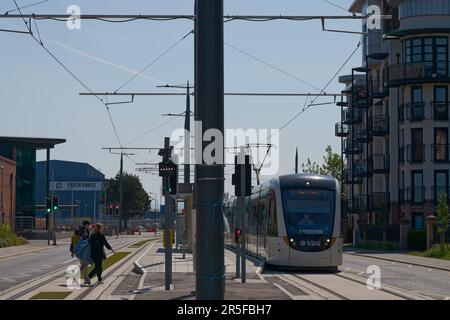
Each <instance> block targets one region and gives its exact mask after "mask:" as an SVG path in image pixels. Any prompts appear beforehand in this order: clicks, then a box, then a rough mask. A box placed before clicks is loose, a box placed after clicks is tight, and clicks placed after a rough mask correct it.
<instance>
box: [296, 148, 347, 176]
mask: <svg viewBox="0 0 450 320" xmlns="http://www.w3.org/2000/svg"><path fill="white" fill-rule="evenodd" d="M342 167H343V162H342V159H341V155H340V154H338V153H334V152H333V149H332V148H331V146H327V148H326V149H325V156H323V164H321V165H319V164H318V163H317V162H315V161H314V162H312V161H311V159H310V158H308V160H307V161H306V163H303V164H302V169H303V172H306V173H315V174H323V175H329V176H332V177H334V178H336V179H338V180H339V181H342Z"/></svg>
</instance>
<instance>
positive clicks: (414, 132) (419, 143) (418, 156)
mask: <svg viewBox="0 0 450 320" xmlns="http://www.w3.org/2000/svg"><path fill="white" fill-rule="evenodd" d="M423 161H424V146H423V131H422V129H411V162H423Z"/></svg>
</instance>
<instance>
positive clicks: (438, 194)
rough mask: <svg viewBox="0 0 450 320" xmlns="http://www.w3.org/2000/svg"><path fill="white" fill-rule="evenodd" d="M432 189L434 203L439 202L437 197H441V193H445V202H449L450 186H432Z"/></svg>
mask: <svg viewBox="0 0 450 320" xmlns="http://www.w3.org/2000/svg"><path fill="white" fill-rule="evenodd" d="M432 191H433V196H434V203H435V204H438V203H439V199H440V197H441V194H445V195H446V197H447V203H449V202H450V188H449V187H448V186H447V187H433V188H432Z"/></svg>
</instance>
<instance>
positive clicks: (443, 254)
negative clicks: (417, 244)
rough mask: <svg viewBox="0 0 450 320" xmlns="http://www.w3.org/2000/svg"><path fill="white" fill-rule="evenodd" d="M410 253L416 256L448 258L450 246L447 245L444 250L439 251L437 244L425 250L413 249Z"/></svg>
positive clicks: (449, 257) (449, 256) (449, 258)
mask: <svg viewBox="0 0 450 320" xmlns="http://www.w3.org/2000/svg"><path fill="white" fill-rule="evenodd" d="M410 254H411V255H413V256H416V257H425V258H436V259H443V260H450V246H449V245H447V246H446V248H445V251H444V252H442V251H441V248H440V247H439V246H436V247H433V248H431V249H429V250H426V251H414V252H411V253H410Z"/></svg>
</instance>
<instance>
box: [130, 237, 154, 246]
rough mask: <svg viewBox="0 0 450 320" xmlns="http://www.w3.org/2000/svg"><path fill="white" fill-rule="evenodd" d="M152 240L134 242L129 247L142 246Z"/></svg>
mask: <svg viewBox="0 0 450 320" xmlns="http://www.w3.org/2000/svg"><path fill="white" fill-rule="evenodd" d="M150 241H151V239H148V240H143V241H139V242H136V243H133V244H132V245H130V246H129V247H128V248H140V247H142V246H143V245H145V244H146V243H149V242H150Z"/></svg>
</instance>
